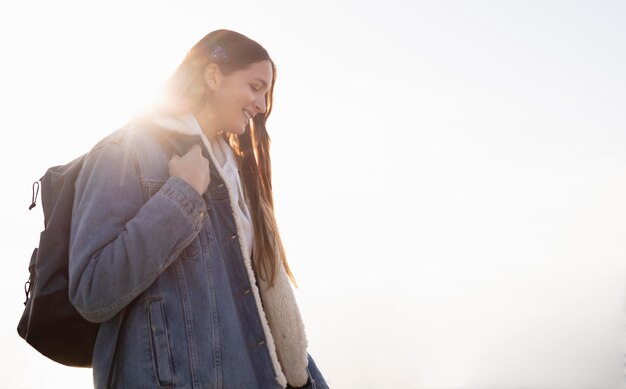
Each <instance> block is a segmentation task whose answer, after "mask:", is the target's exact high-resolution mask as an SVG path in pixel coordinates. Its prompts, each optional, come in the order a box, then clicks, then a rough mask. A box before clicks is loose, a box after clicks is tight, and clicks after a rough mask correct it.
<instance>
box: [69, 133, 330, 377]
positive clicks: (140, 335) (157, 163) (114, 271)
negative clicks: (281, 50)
mask: <svg viewBox="0 0 626 389" xmlns="http://www.w3.org/2000/svg"><path fill="white" fill-rule="evenodd" d="M197 143H200V144H202V145H203V153H204V154H205V156H207V158H209V157H210V158H213V156H212V154H211V151H210V150H209V149H210V147H208V148H207V147H206V142H205V143H203V139H202V137H201V136H198V135H183V134H177V133H173V132H169V133H167V134H166V135H165V136H164V133H163V131H162V130H156V129H154V128H137V127H134V128H133V127H125V128H123V129H121V130H118V131H116V132H114V133H113V134H111V135H110V136H108V137H107V138H105V139H104V140H103V141H101V142H100V143H99V144H98V145H96V146H95V147H94V148H93V149H92V150H91V151H90V152H89V154H88V155H87V157H86V159H85V163H84V167H83V169H82V171H81V173H80V175H79V177H78V179H77V181H76V194H75V200H74V209H73V216H72V228H71V238H70V274H69V284H70V288H69V289H70V291H69V294H70V299H71V301H72V303H73V304H74V305H75V307H76V308H77V310H78V311H79V312H80V313H81V315H83V316H84V317H85V318H86V319H87V320H89V321H93V322H97V323H101V324H100V330H99V332H98V337H97V340H96V345H95V349H94V355H93V373H94V385H95V387H96V388H107V387H114V388H132V389H142V388H146V389H154V388H227V389H229V388H246V389H247V388H262V389H265V388H267V389H271V388H285V387H291V386H294V387H297V386H302V385H304V384H307V386H306V387H312V388H313V387H315V388H327V385H326V383H325V381H324V378H323V377H322V375H321V374H320V372H319V370H318V369H317V367H316V365H315V363H314V361H313V359H312V358H311V357H310V356H309V355H308V354H307V353H306V339H304V338H303V339H301V338H299V337H298V336H299V335H298V334H299V331H300V330H302V333H303V326H302V324H301V322H300V321H299V318H300V316H299V312H298V311H297V307H296V309H295V311H294V312H291V311H290V312H287V313H288V315H287V316H285V314H284V312H281V311H280V309H284V306H287V307H288V308H289V307H290V304H292V303H291V301H292V300H291V299H292V298H293V296H291V295H289V293H292V292H291V289H290V288H289V290H287V289H286V288H285V287H284V285H282V292H281V288H280V287H279V288H277V289H276V290H273V291H270V292H267V289H264V284H263V282H262V280H261V279H256V278H255V276H254V273H253V271H252V270H251V265H250V258H249V257H248V256H247V255H245V253H244V252H243V251H242V246H241V242H240V239H239V230H238V228H237V221H236V220H235V218H234V216H233V210H232V205H231V202H230V197H229V190H230V188H229V187H228V185H225V183H224V181H223V179H222V177H221V176H220V174H219V172H218V171H217V170H216V168H215V163H211V164H210V165H211V183H210V185H209V188H208V190H207V191H206V192H205V194H204V195H203V196H200V195H199V194H198V193H197V192H196V191H195V190H194V189H193V188H192V187H191V186H190V185H189V184H187V183H186V182H184V181H183V180H182V179H180V178H177V177H170V176H169V169H168V161H169V159H170V158H171V156H172V155H173V153H177V154H179V155H181V154H183V153H184V152H185V150H187V149H188V147H190V146H191V145H192V144H197ZM213 161H214V160H213ZM283 272H284V269H283ZM281 274H282V273H281ZM283 278H284V274H283ZM285 291H286V293H287V294H285V296H287V300H285V301H287V302H286V303H285V301H283V300H281V298H282V297H281V296H279V297H278V298H275V296H273V295H272V293H274V294H275V293H279V292H280V293H283V292H285ZM275 306H277V307H278V308H276V309H275V308H274V307H275ZM289 309H291V308H289ZM292 310H293V309H292ZM285 317H287V318H288V320H284V318H285ZM289 317H293V318H295V320H294V323H295V324H294V325H293V326H292V325H291V324H289V323H287V324H285V323H284V322H285V321H287V322H288V321H289ZM281 326H282V327H281ZM300 327H302V328H300ZM291 338H294V339H295V340H294V339H291ZM289 342H291V343H289ZM303 342H304V343H303ZM291 346H293V347H292V348H290V347H291ZM292 349H293V350H304V354H303V358H304V363H303V364H301V363H299V362H298V361H296V362H297V363H296V362H294V361H295V360H297V359H300V358H302V357H301V356H300V355H301V354H302V352H300V353H299V354H296V353H291V352H292V351H290V350H292ZM294 355H295V356H296V357H293V356H294ZM300 362H301V361H300ZM299 366H303V368H300V367H299ZM293 377H295V378H293Z"/></svg>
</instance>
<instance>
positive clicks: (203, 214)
mask: <svg viewBox="0 0 626 389" xmlns="http://www.w3.org/2000/svg"><path fill="white" fill-rule="evenodd" d="M205 217H206V213H205V212H204V211H200V221H203V220H204V218H205Z"/></svg>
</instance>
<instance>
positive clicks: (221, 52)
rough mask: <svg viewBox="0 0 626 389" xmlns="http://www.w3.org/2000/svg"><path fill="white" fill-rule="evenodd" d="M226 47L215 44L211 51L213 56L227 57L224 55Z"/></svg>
mask: <svg viewBox="0 0 626 389" xmlns="http://www.w3.org/2000/svg"><path fill="white" fill-rule="evenodd" d="M224 52H225V51H224V48H223V47H222V46H219V45H217V46H215V48H213V51H212V52H211V57H213V58H219V57H223V58H224V59H226V56H225V55H224Z"/></svg>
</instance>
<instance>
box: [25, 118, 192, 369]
mask: <svg viewBox="0 0 626 389" xmlns="http://www.w3.org/2000/svg"><path fill="white" fill-rule="evenodd" d="M151 130H152V131H153V132H154V136H155V137H156V139H157V141H158V143H159V144H160V145H161V147H163V148H164V149H165V150H168V152H169V153H170V154H171V155H173V154H176V155H184V154H185V153H186V152H187V151H188V148H189V146H190V145H191V144H193V143H197V142H198V141H199V139H197V138H196V137H194V136H181V135H180V134H178V135H177V134H173V133H171V132H170V131H167V130H163V129H161V128H159V127H155V128H152V129H151ZM181 138H187V141H182V140H181ZM86 156H87V154H83V155H81V156H80V157H78V158H76V159H75V160H73V161H72V162H69V163H67V164H65V165H60V166H54V167H51V168H49V169H48V170H47V171H46V173H45V174H44V175H43V177H41V179H40V180H39V182H40V183H41V184H39V182H37V181H36V182H35V183H33V199H32V204H31V205H30V207H29V209H33V208H34V207H35V204H36V198H37V194H38V192H39V187H41V203H42V207H43V214H44V230H43V231H42V232H41V235H40V237H39V247H38V248H35V249H34V250H33V253H32V255H31V258H30V263H29V266H28V271H29V273H30V276H29V278H28V281H26V284H25V285H24V291H25V293H26V301H25V302H24V305H25V307H24V312H23V313H22V317H21V319H20V321H19V324H18V326H17V332H18V333H19V335H20V336H21V337H22V338H24V340H26V342H28V343H29V344H30V345H31V346H32V347H34V348H35V349H36V350H37V351H39V352H40V353H41V354H43V355H45V356H46V357H48V358H50V359H52V360H54V361H56V362H58V363H61V364H64V365H67V366H73V367H91V366H92V354H93V348H94V344H95V341H96V336H97V335H98V329H99V326H100V324H98V323H92V322H89V321H87V320H85V319H84V318H83V317H82V316H81V315H80V314H79V313H78V311H77V310H76V308H74V305H73V304H72V303H71V302H70V300H69V294H68V287H69V272H68V265H69V242H70V228H71V221H72V208H73V206H74V188H75V186H74V184H75V182H76V178H77V177H78V174H79V173H80V170H81V168H82V167H83V161H84V159H85V157H86ZM35 187H37V192H35ZM116 347H117V346H116Z"/></svg>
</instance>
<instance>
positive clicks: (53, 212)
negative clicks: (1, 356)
mask: <svg viewBox="0 0 626 389" xmlns="http://www.w3.org/2000/svg"><path fill="white" fill-rule="evenodd" d="M84 158H85V155H82V156H80V157H78V158H77V159H75V160H73V161H72V162H70V163H68V164H66V165H61V166H54V167H51V168H49V169H48V170H47V171H46V174H44V176H43V177H42V178H41V179H40V182H41V185H40V186H41V203H42V206H43V214H44V226H45V228H44V230H43V231H42V232H41V235H40V237H39V248H36V249H35V250H34V251H33V254H32V256H31V259H30V264H29V266H28V270H29V273H30V277H29V279H28V281H27V282H26V285H25V286H24V290H25V292H26V301H25V302H24V305H25V308H24V313H23V314H22V318H21V319H20V322H19V324H18V326H17V332H18V333H19V334H20V336H21V337H22V338H24V339H25V340H26V341H27V342H28V343H29V344H30V345H31V346H33V347H34V348H35V349H37V351H39V352H40V353H42V354H43V355H45V356H46V357H48V358H50V359H52V360H54V361H56V362H59V363H62V364H64V365H67V366H76V367H91V360H92V352H93V346H94V343H95V340H96V335H97V334H98V327H99V324H96V323H91V322H88V321H87V320H85V319H84V318H83V317H82V316H81V315H80V314H79V313H78V312H77V311H76V309H75V308H74V306H73V305H72V303H71V302H70V301H69V296H68V283H69V277H68V262H69V261H68V259H69V258H68V251H69V240H70V224H71V220H72V206H73V203H74V182H75V181H76V177H77V176H78V173H79V172H80V169H81V168H82V166H83V160H84ZM35 188H37V191H38V190H39V183H38V182H35V183H34V184H33V203H32V204H31V206H30V209H32V208H33V207H34V206H35V201H36V197H37V193H35Z"/></svg>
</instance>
